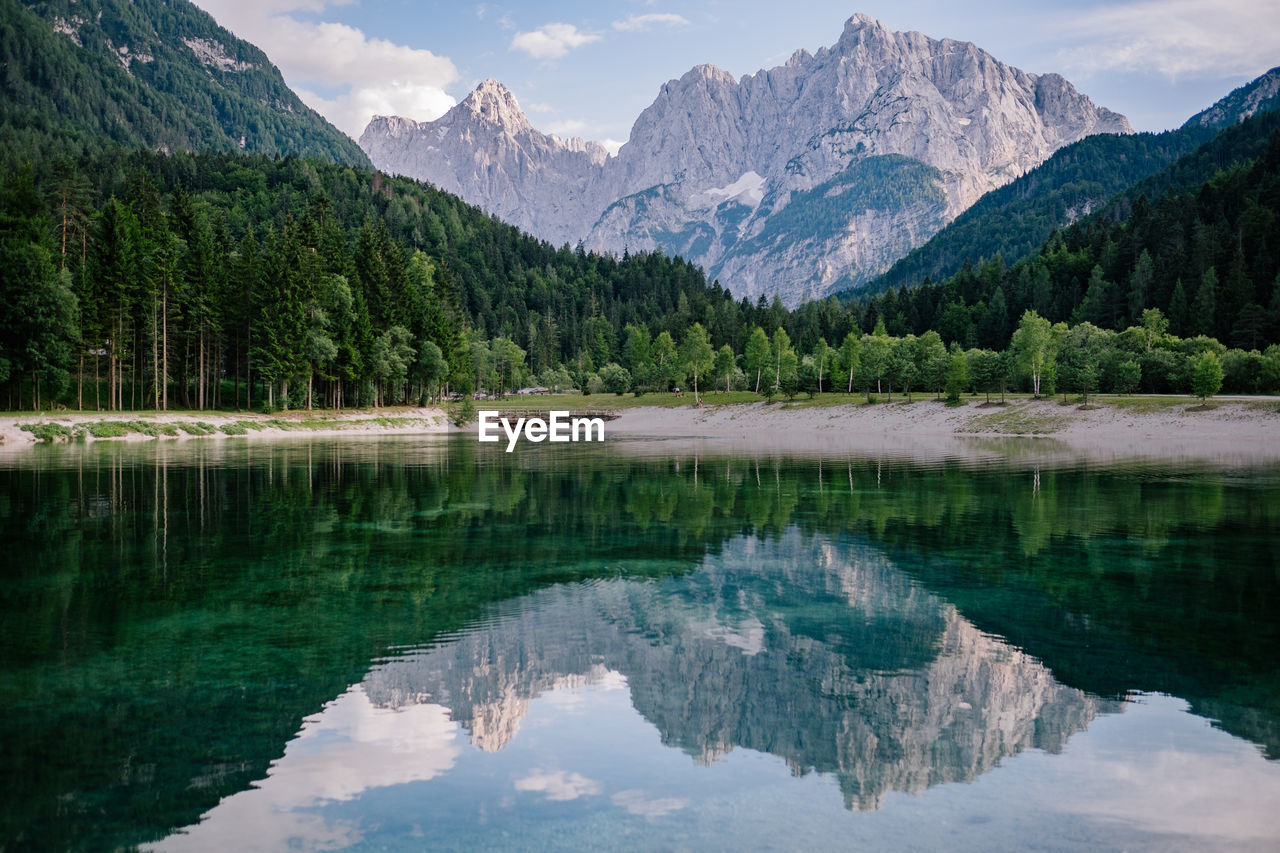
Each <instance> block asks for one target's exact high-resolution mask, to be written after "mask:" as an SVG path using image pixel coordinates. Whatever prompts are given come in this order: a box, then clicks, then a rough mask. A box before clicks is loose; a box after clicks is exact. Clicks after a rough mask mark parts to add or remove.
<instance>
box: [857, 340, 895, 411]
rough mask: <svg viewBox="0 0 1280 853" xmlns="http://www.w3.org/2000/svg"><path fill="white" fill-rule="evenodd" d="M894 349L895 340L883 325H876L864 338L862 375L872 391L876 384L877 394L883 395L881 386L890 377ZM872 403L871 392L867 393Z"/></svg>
mask: <svg viewBox="0 0 1280 853" xmlns="http://www.w3.org/2000/svg"><path fill="white" fill-rule="evenodd" d="M892 349H893V340H892V339H891V338H890V337H889V333H888V332H886V331H885V329H884V324H883V323H876V328H875V331H874V332H872V333H871V334H869V335H863V336H862V375H863V377H864V378H865V379H866V381H867V387H868V389H870V386H871V384H872V383H875V386H876V393H877V394H880V393H882V390H881V385H882V383H883V382H884V380H885V378H886V377H887V376H888V370H889V354H890V352H891V351H892ZM867 399H868V401H870V399H871V393H870V390H868V392H867Z"/></svg>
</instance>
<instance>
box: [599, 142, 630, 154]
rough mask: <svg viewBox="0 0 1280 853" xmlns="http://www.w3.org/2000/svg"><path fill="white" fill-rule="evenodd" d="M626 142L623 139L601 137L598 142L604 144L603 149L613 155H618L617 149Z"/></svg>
mask: <svg viewBox="0 0 1280 853" xmlns="http://www.w3.org/2000/svg"><path fill="white" fill-rule="evenodd" d="M625 143H626V140H625V139H601V140H600V144H601V145H603V146H604V150H605V151H608V152H609V153H610V154H611V155H613V156H614V157H616V156H618V149H619V148H621V147H622V146H623V144H625Z"/></svg>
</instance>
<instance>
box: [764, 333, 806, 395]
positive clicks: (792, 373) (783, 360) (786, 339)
mask: <svg viewBox="0 0 1280 853" xmlns="http://www.w3.org/2000/svg"><path fill="white" fill-rule="evenodd" d="M769 362H770V365H771V366H772V368H773V390H774V393H784V394H786V395H787V396H788V397H793V396H795V392H796V390H797V383H798V381H799V376H798V375H797V372H796V369H797V368H798V367H799V359H798V358H796V351H795V349H794V348H793V347H792V346H791V336H790V335H788V334H787V330H786V329H784V328H782V327H781V326H779V327H778V328H777V329H775V330H774V332H773V340H772V341H771V343H770V347H769ZM788 389H790V391H788Z"/></svg>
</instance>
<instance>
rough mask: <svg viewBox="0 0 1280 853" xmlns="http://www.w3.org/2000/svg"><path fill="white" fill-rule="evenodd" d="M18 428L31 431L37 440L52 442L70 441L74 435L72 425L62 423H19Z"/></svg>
mask: <svg viewBox="0 0 1280 853" xmlns="http://www.w3.org/2000/svg"><path fill="white" fill-rule="evenodd" d="M18 429H20V430H24V431H25V432H29V433H31V434H32V435H34V436H35V438H36V441H46V442H49V443H50V444H52V443H53V442H55V441H70V440H71V436H72V433H71V427H67V426H63V425H62V424H18Z"/></svg>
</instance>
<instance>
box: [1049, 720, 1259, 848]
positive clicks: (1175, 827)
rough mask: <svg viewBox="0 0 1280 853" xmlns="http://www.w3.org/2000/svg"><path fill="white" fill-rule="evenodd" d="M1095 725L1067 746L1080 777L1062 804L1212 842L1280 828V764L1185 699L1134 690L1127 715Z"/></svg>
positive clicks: (1253, 838)
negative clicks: (1279, 797) (1278, 797)
mask: <svg viewBox="0 0 1280 853" xmlns="http://www.w3.org/2000/svg"><path fill="white" fill-rule="evenodd" d="M1090 734H1091V735H1092V737H1085V738H1079V739H1077V740H1075V741H1072V743H1071V745H1070V746H1069V747H1068V753H1067V756H1066V757H1067V758H1068V759H1069V760H1070V762H1071V764H1072V765H1074V767H1075V768H1076V772H1077V773H1078V774H1079V775H1080V777H1081V781H1080V784H1077V785H1063V786H1062V790H1063V791H1064V794H1063V796H1062V798H1061V800H1059V801H1058V802H1057V803H1056V806H1057V807H1058V808H1059V809H1061V810H1062V811H1065V812H1069V813H1077V814H1081V815H1086V816H1089V817H1093V818H1100V819H1102V820H1108V821H1118V822H1123V823H1125V824H1128V825H1131V826H1135V827H1138V828H1140V829H1144V830H1147V831H1149V832H1155V833H1168V834H1171V835H1186V836H1188V837H1192V838H1200V839H1204V840H1206V841H1207V840H1210V839H1220V840H1222V841H1226V842H1232V843H1240V842H1253V843H1257V842H1259V841H1263V840H1266V839H1275V838H1277V837H1280V810H1277V808H1276V801H1275V799H1274V797H1275V793H1276V791H1277V789H1278V787H1280V785H1278V783H1280V767H1277V766H1276V765H1275V764H1273V763H1270V762H1266V761H1260V760H1258V759H1259V757H1260V756H1259V754H1258V749H1257V747H1255V746H1253V745H1252V744H1249V743H1247V742H1245V741H1242V740H1240V739H1238V738H1235V737H1232V736H1230V735H1228V734H1226V733H1225V732H1220V731H1217V730H1215V729H1214V728H1213V727H1212V726H1211V725H1210V723H1209V722H1208V721H1207V720H1205V719H1203V718H1201V717H1197V716H1193V715H1192V714H1190V713H1189V706H1188V705H1187V703H1186V702H1184V701H1183V700H1181V699H1176V698H1173V697H1170V696H1161V695H1143V696H1139V697H1136V698H1135V700H1134V701H1133V702H1132V703H1131V704H1130V705H1129V707H1128V709H1127V713H1126V714H1125V715H1124V717H1111V718H1108V717H1103V718H1100V719H1099V720H1097V721H1096V722H1095V723H1094V725H1093V726H1092V727H1091V731H1090ZM1055 769H1058V770H1059V772H1063V771H1065V770H1066V767H1065V766H1063V765H1056V766H1055Z"/></svg>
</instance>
